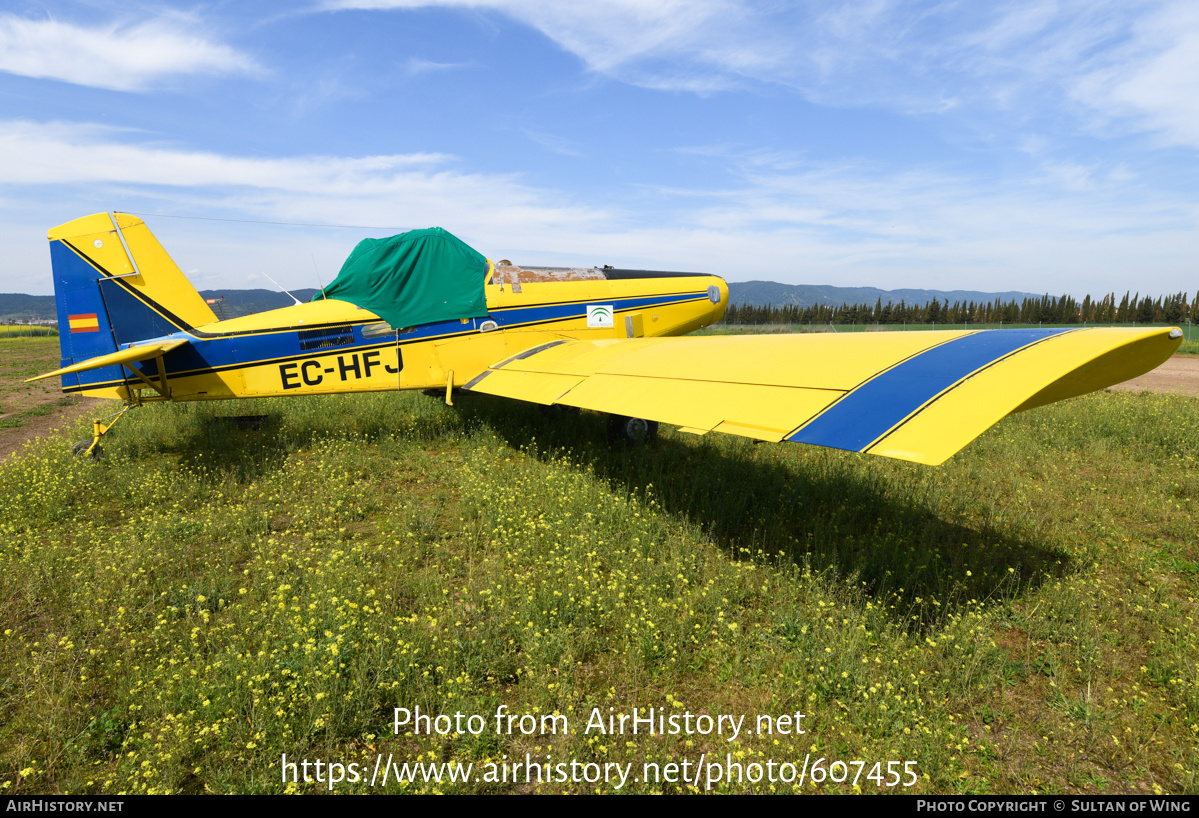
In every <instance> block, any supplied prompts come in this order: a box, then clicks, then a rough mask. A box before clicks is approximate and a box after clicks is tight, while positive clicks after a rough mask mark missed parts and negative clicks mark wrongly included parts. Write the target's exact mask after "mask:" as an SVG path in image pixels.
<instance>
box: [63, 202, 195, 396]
mask: <svg viewBox="0 0 1199 818" xmlns="http://www.w3.org/2000/svg"><path fill="white" fill-rule="evenodd" d="M49 238H50V262H51V265H52V267H53V270H54V297H55V302H56V304H57V307H58V328H59V336H58V337H59V344H60V347H61V350H62V366H63V367H69V366H71V365H73V364H76V363H78V362H81V361H84V360H87V359H89V358H95V357H97V356H100V355H107V354H109V353H112V352H116V351H117V350H118V349H119V348H120V347H121V346H122V345H124V344H131V343H135V342H137V341H142V340H146V339H148V338H158V337H161V336H163V335H170V334H172V333H176V332H179V331H180V330H190V329H192V328H193V327H197V326H202V325H204V324H210V323H212V322H213V321H216V316H215V315H213V313H212V310H211V309H209V307H208V305H207V304H205V303H204V299H203V298H201V297H200V294H199V293H198V292H196V290H195V288H194V287H192V285H191V284H190V283H189V282H188V280H187V279H186V278H185V277H184V275H183V273H182V272H181V271H180V270H179V268H178V267H177V266H176V265H175V262H174V261H172V260H171V257H170V256H169V255H167V253H166V251H165V250H163V249H162V245H160V244H159V243H158V240H157V239H155V238H154V236H153V234H151V233H150V230H149V229H148V228H147V227H146V225H145V223H143V222H142V220H141V219H139V218H137V217H135V216H130V215H127V214H124V213H113V214H109V213H97V214H95V215H92V216H85V217H83V218H82V219H76V220H75V221H72V222H67V223H66V224H63V225H59V226H58V227H55V228H53V229H52V230H50V233H49ZM123 380H124V373H123V371H122V369H121V367H120V366H107V367H104V368H102V369H95V370H90V371H88V372H83V373H77V374H71V375H64V376H63V389H68V388H70V387H80V386H85V385H88V384H97V385H98V384H101V383H104V384H112V383H113V382H121V381H123Z"/></svg>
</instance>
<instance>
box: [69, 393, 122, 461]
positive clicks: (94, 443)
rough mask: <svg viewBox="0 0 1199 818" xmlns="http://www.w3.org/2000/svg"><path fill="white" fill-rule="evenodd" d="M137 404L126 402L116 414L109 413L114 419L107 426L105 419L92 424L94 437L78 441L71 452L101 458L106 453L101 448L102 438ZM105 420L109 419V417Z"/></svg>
mask: <svg viewBox="0 0 1199 818" xmlns="http://www.w3.org/2000/svg"><path fill="white" fill-rule="evenodd" d="M136 405H137V404H135V403H127V404H125V408H124V409H122V410H121V411H119V412H117V413H116V415H109V416H108V417H111V418H112V419H113V421H112V423H109V424H108V425H107V426H106V425H104V421H101V420H97V421H96V422H95V423H94V424H93V426H92V439H91V440H81V441H79V442H78V443H76V444H75V445H74V446H72V447H71V454H73V455H75V456H76V457H86V458H90V459H91V460H99V459H100V455H101V454H103V453H104V452H103V450H102V449H101V448H100V438H102V437H104V435H105V433H107V432H108V430H109V429H111V428H112V427H113V426H116V425H117V421H118V420H120V419H121V418H122V417H124V416H125V413H126V412H128V411H129V410H130V409H132V408H133V407H134V406H136ZM105 420H107V418H106V419H105Z"/></svg>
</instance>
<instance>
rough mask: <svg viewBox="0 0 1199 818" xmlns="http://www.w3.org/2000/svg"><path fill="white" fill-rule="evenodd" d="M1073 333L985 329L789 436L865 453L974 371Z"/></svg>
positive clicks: (871, 384)
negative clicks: (1037, 344)
mask: <svg viewBox="0 0 1199 818" xmlns="http://www.w3.org/2000/svg"><path fill="white" fill-rule="evenodd" d="M1064 332H1073V330H1070V329H1011V330H983V331H980V332H976V333H974V334H973V335H966V336H963V337H961V338H955V339H954V340H952V341H949V342H947V343H944V344H941V345H939V346H935V347H933V348H932V349H929V350H926V351H924V352H921V353H920V354H918V355H914V356H912V357H911V358H909V359H908V360H906V361H903V362H902V363H899V364H897V365H895V366H893V367H891V368H890V369H888V370H887V371H885V372H883V373H882V374H880V375H877V376H875V377H874V378H872V379H870V380H868V381H866V382H865V383H863V384H862V385H861V386H859V387H858V388H857V389H855V390H853V391H852V392H849V393H847V394H846V395H845V397H843V398H841V400H839V401H837V402H836V403H835V404H833V405H832V406H830V407H829V408H828V409H826V410H825V411H824V413H823V414H820V415H818V416H817V417H816V418H815V419H814V420H812V421H811V422H809V423H807V424H806V425H804V426H801V427H800V428H799V429H798V430H797V431H795V432H793V433H792V434H791V435H789V436H788V437H787V440H792V441H794V442H796V443H811V444H813V445H815V446H829V447H831V448H834V449H847V450H849V451H853V452H860V451H863V450H864V449H865V448H866V447H867V446H869V445H870V444H871V443H873V442H874V441H876V440H878V439H879V438H880V437H882V436H883V435H884V434H886V433H887V432H888V431H889V430H890V429H892V428H893V427H894V426H896V425H897V424H899V423H901V422H903V420H904V418H906V417H908V416H909V415H911V414H912V413H913V412H915V411H917V410H918V409H920V408H921V407H922V406H924V405H925V404H927V403H928V402H929V401H931V400H933V399H934V398H935V397H937V396H938V395H940V394H941V393H942V392H944V391H945V390H946V389H948V388H950V387H951V386H953V385H954V384H956V383H957V382H958V381H961V380H962V379H964V378H966V377H968V376H969V375H971V374H972V373H974V372H977V371H978V370H980V369H982V368H984V367H986V366H988V365H990V364H992V363H994V362H995V361H997V360H999V359H1000V358H1003V357H1006V356H1007V355H1010V354H1012V353H1013V352H1015V351H1016V350H1018V349H1021V348H1022V347H1026V346H1029V345H1030V344H1035V343H1038V342H1040V341H1044V340H1045V339H1046V338H1051V337H1053V336H1054V335H1060V334H1062V333H1064Z"/></svg>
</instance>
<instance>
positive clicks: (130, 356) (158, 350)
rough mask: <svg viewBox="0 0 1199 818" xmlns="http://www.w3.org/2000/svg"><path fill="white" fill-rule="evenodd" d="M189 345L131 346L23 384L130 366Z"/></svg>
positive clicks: (182, 340) (179, 340)
mask: <svg viewBox="0 0 1199 818" xmlns="http://www.w3.org/2000/svg"><path fill="white" fill-rule="evenodd" d="M187 343H190V341H188V340H187V339H186V338H177V339H175V340H173V341H162V342H160V343H151V344H139V345H137V346H131V347H129V348H128V349H120V350H117V351H116V352H110V353H109V354H107V355H99V356H97V357H95V358H88V359H87V360H86V361H81V362H80V363H77V364H74V365H72V366H67V367H63V368H62V369H56V370H54V371H53V372H47V373H46V374H45V375H38V376H37V377H36V378H29V379H27V380H26V381H25V383H32V382H33V381H40V380H42V379H44V378H53V377H55V376H56V375H70V374H71V373H73V372H85V371H87V370H89V369H99V368H100V367H103V366H113V365H114V364H132V363H137V362H138V361H148V360H150V359H151V358H157V357H158V356H159V355H164V354H166V353H168V352H170V351H171V350H172V349H176V348H178V347H181V346H183V345H184V344H187Z"/></svg>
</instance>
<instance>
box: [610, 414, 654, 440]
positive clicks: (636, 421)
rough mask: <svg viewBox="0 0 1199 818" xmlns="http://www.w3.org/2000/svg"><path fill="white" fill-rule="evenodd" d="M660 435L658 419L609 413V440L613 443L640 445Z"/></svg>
mask: <svg viewBox="0 0 1199 818" xmlns="http://www.w3.org/2000/svg"><path fill="white" fill-rule="evenodd" d="M657 437H658V421H656V420H645V419H644V418H630V417H625V416H624V415H608V442H609V443H612V444H613V445H617V444H624V445H625V446H639V445H641V444H643V443H651V442H653V441H654V440H656V439H657Z"/></svg>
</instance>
